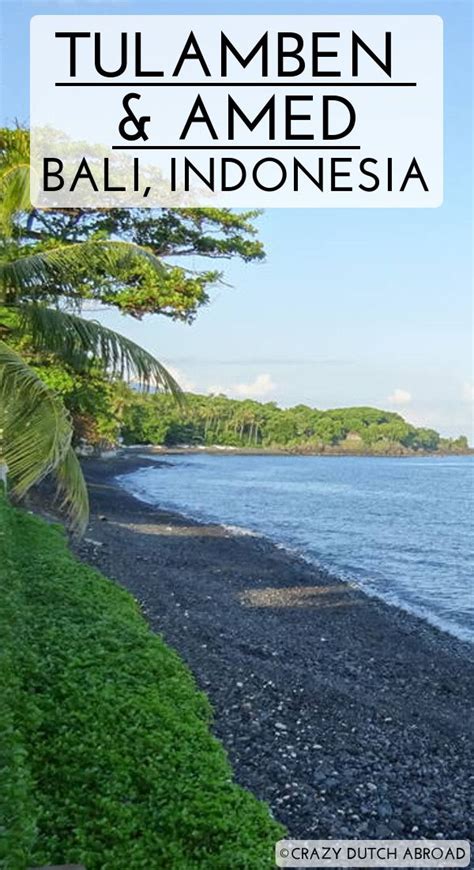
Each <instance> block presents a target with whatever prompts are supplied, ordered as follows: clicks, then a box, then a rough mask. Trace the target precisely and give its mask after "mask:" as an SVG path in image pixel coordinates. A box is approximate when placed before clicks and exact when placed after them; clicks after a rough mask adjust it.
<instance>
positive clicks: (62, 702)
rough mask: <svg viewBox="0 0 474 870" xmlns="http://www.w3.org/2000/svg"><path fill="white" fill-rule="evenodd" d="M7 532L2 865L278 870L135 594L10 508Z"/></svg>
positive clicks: (2, 609)
mask: <svg viewBox="0 0 474 870" xmlns="http://www.w3.org/2000/svg"><path fill="white" fill-rule="evenodd" d="M0 529H1V532H0V599H1V605H0V631H1V635H2V649H1V654H0V655H1V658H2V663H1V667H0V682H1V684H2V685H1V686H0V699H1V700H0V705H1V708H0V725H1V732H2V735H1V740H0V744H1V747H2V750H1V752H2V755H1V756H0V777H1V781H2V788H1V790H0V804H1V803H2V802H3V806H0V817H1V818H2V827H3V832H2V833H3V838H2V839H3V845H2V846H1V847H0V848H1V851H0V865H1V866H2V867H4V868H5V870H25V868H26V867H30V866H40V865H44V864H63V863H66V862H71V863H74V862H78V863H79V862H81V863H84V864H85V865H86V867H87V870H144V868H148V867H157V866H160V867H161V866H163V867H165V866H166V867H179V868H182V870H187V868H198V867H199V868H202V870H204V868H209V870H211V868H212V870H218V868H221V870H228V868H229V867H232V868H235V870H239V868H242V870H244V868H248V870H250V868H252V870H257V868H267V867H268V868H270V867H272V866H273V860H272V853H273V847H274V843H275V841H276V840H277V839H278V838H279V837H281V836H282V829H281V827H280V826H279V825H278V824H277V823H276V822H273V821H272V820H271V818H270V816H269V813H268V810H267V808H266V806H265V805H264V804H262V803H260V802H258V801H257V800H256V799H255V798H254V797H253V796H251V795H250V794H249V793H248V792H246V791H244V790H243V789H241V788H240V787H238V786H236V785H235V784H233V783H232V781H231V776H232V774H231V770H230V767H229V764H228V762H227V759H226V757H225V754H224V751H223V749H222V747H221V746H220V744H219V743H218V742H217V740H216V739H215V738H214V737H213V736H212V735H211V734H210V732H209V723H210V715H211V713H210V708H209V704H208V702H207V699H206V697H205V696H204V695H203V694H202V693H201V692H199V691H198V690H197V689H196V686H195V684H194V681H193V678H192V676H191V674H190V673H189V671H188V670H187V668H186V667H185V665H184V664H183V663H182V662H181V660H180V659H179V658H178V656H177V655H176V654H175V653H174V652H173V651H171V650H170V649H169V648H168V647H167V646H166V645H165V644H164V643H163V641H162V640H161V639H160V638H159V637H158V636H156V635H153V634H152V633H151V631H150V630H149V629H148V627H147V625H146V623H145V621H144V620H143V619H142V617H141V615H140V614H139V612H138V608H137V605H136V603H135V602H134V600H133V599H132V597H131V596H130V595H129V594H128V593H127V592H126V591H125V590H123V589H121V588H120V587H119V586H117V585H116V584H114V583H112V582H111V581H109V580H106V579H105V578H104V577H102V576H101V575H100V574H98V573H97V572H96V571H94V570H92V569H91V568H88V567H86V566H85V565H83V564H81V563H79V562H77V561H76V560H75V559H74V558H73V556H72V555H71V554H70V552H69V551H68V550H67V548H66V545H65V541H64V538H63V533H62V532H61V531H60V530H59V529H58V528H55V527H51V526H47V525H46V524H45V523H44V522H43V521H42V520H40V519H38V518H35V517H32V516H30V515H28V514H26V513H24V512H22V511H18V510H13V509H12V508H11V507H8V506H7V504H6V503H5V501H4V499H2V498H1V497H0ZM2 853H3V854H2ZM2 861H3V863H2Z"/></svg>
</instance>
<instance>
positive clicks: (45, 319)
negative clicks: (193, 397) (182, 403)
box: [19, 305, 181, 398]
mask: <svg viewBox="0 0 474 870" xmlns="http://www.w3.org/2000/svg"><path fill="white" fill-rule="evenodd" d="M19 311H20V313H21V316H22V317H23V319H24V325H25V328H26V329H27V330H28V332H29V333H30V334H31V336H32V342H33V345H34V346H35V348H37V349H38V350H45V351H49V352H52V353H55V354H57V355H58V356H60V357H61V358H62V359H64V360H65V361H66V362H69V363H70V364H71V365H72V366H74V365H75V363H76V364H78V366H77V367H78V368H81V367H82V366H83V363H84V360H86V359H87V358H88V357H89V358H91V357H93V358H98V359H100V360H102V362H103V363H104V365H105V368H106V369H107V372H108V373H109V374H110V375H111V376H118V377H120V378H122V379H123V380H128V381H131V380H137V381H139V382H140V383H141V384H143V385H144V386H149V385H153V386H156V387H161V388H163V389H165V390H167V391H168V392H170V393H172V394H173V395H174V396H175V397H177V398H179V397H180V395H181V389H180V387H179V385H178V384H177V382H176V381H175V379H174V378H173V376H172V375H171V374H170V373H169V372H168V371H167V369H166V368H165V367H164V366H163V365H162V364H161V363H160V362H158V360H157V359H155V357H154V356H152V355H151V354H150V353H148V352H147V351H146V350H143V348H141V347H140V346H139V345H138V344H135V342H134V341H131V340H130V339H129V338H125V336H123V335H120V334H119V333H118V332H114V330H112V329H108V328H107V327H105V326H102V324H100V323H97V321H95V320H86V319H85V318H83V317H79V316H77V315H76V314H71V313H69V312H66V311H60V310H59V309H57V308H45V307H43V306H40V305H25V306H22V307H21V309H19Z"/></svg>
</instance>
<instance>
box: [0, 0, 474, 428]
mask: <svg viewBox="0 0 474 870" xmlns="http://www.w3.org/2000/svg"><path fill="white" fill-rule="evenodd" d="M471 9H472V7H471V3H470V0H448V2H428V0H426V2H405V0H394V2H392V3H386V2H363V0H353V2H335V0H333V2H331V3H329V2H326V3H316V2H312V3H309V2H298V0H287V2H273V0H268V2H243V0H241V2H238V0H235V2H234V0H228V2H223V0H220V2H218V3H215V2H206V0H194V2H180V0H173V2H167V3H163V2H158V0H152V2H140V0H138V2H129V0H122V2H115V3H106V2H99V0H88V2H74V0H58V2H53V0H51V2H44V0H43V2H37V0H31V2H30V0H23V2H22V0H6V2H5V0H3V24H2V35H3V61H2V67H3V69H2V72H3V75H2V121H3V122H8V123H9V122H12V121H13V120H14V119H15V118H17V119H18V120H20V121H23V122H26V121H27V119H28V100H29V94H28V51H29V48H28V25H29V19H30V18H31V16H33V15H38V14H58V13H65V14H73V13H86V12H90V13H91V12H94V13H102V14H103V13H111V14H112V13H160V12H163V13H164V12H167V13H170V12H174V13H187V12H202V13H205V12H207V13H213V12H220V13H222V12H228V13H239V12H240V13H243V12H247V13H262V12H268V13H281V14H285V13H286V14H289V13H291V14H297V13H314V14H318V13H320V14H323V13H329V12H332V13H340V14H344V13H349V12H352V13H361V14H362V13H366V14H367V13H398V14H402V13H404V14H420V13H426V14H437V15H441V16H442V17H443V19H444V25H445V198H444V204H443V205H442V206H441V208H438V209H393V210H392V209H381V210H372V209H315V210H308V209H306V210H293V209H291V210H290V209H274V210H269V211H267V212H266V213H265V214H264V215H263V216H262V217H261V218H260V220H259V226H260V234H261V238H262V239H263V241H264V242H265V246H266V250H267V260H266V262H265V263H263V264H257V265H244V264H241V263H237V262H232V263H227V264H226V263H224V268H225V280H226V282H227V283H229V284H231V285H232V286H231V287H230V288H228V287H222V288H219V289H218V290H216V292H215V293H214V294H213V301H212V304H211V305H210V306H209V307H208V308H207V309H205V310H203V311H202V312H201V313H200V315H199V317H198V319H197V321H196V322H195V323H194V324H193V325H192V326H191V327H189V326H185V325H182V324H177V323H171V322H168V321H166V320H165V319H164V318H160V317H149V318H147V319H145V320H144V321H142V322H140V323H138V322H134V321H132V320H131V319H130V318H124V317H122V316H120V315H118V314H115V313H107V314H105V315H104V316H103V317H102V318H101V319H102V320H103V321H104V322H106V323H107V324H108V325H110V326H112V327H113V328H116V329H118V330H120V331H121V332H123V333H125V334H127V335H129V336H130V337H132V338H134V339H135V340H137V341H139V342H140V343H141V344H143V345H144V346H146V347H147V348H148V349H149V350H151V351H152V352H154V353H156V354H157V356H159V358H160V359H162V360H163V361H165V362H166V363H167V364H169V365H170V366H172V367H173V368H174V369H175V370H176V371H177V372H179V375H180V376H181V378H182V381H183V383H184V385H185V386H189V387H190V388H193V389H195V390H199V391H203V392H204V391H206V390H208V389H211V388H214V389H220V390H222V391H223V392H226V393H228V394H229V395H235V396H251V397H255V398H257V399H262V400H265V401H266V400H276V401H278V402H280V403H281V404H284V405H291V404H297V403H300V402H305V403H307V404H310V405H313V406H317V407H321V408H326V407H336V406H343V405H375V406H378V407H384V408H390V409H393V410H398V411H400V413H402V414H403V415H404V416H406V417H407V418H408V419H409V420H411V421H412V422H414V423H415V424H416V425H427V426H432V427H434V428H436V429H438V430H439V431H440V432H442V433H443V434H447V435H456V434H459V433H465V434H469V435H470V437H471V440H473V441H474V437H473V430H472V409H473V372H472V295H471V294H472V242H471V232H472V174H471V168H470V160H471V153H472V138H471V135H472V134H471V131H472V92H471V76H472V67H471V52H472V37H471V33H472V30H471V26H472V22H471V21H470V15H471ZM189 265H191V266H192V265H193V264H192V263H191V264H189ZM194 265H195V266H197V265H198V263H197V261H195V263H194Z"/></svg>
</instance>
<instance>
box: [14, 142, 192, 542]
mask: <svg viewBox="0 0 474 870" xmlns="http://www.w3.org/2000/svg"><path fill="white" fill-rule="evenodd" d="M31 211H32V208H31V205H30V201H29V138H28V133H27V132H26V131H23V130H4V131H2V140H1V141H0V232H1V237H0V245H1V248H0V485H2V486H3V487H6V485H7V483H8V487H9V489H10V491H11V492H13V494H15V495H16V496H18V497H20V498H21V497H23V496H24V495H25V494H26V493H27V492H28V490H29V489H30V488H31V487H32V486H33V485H34V484H36V483H38V482H39V481H41V480H42V479H43V478H44V477H45V476H46V475H48V474H50V473H53V474H54V475H55V477H56V480H57V483H58V490H59V492H60V493H61V495H62V508H63V509H64V510H65V511H66V512H67V514H68V517H69V519H70V521H71V524H72V525H73V526H74V527H75V529H76V530H77V531H78V532H82V531H83V530H84V529H85V526H86V524H87V519H88V497H87V489H86V486H85V482H84V478H83V475H82V471H81V468H80V465H79V462H78V460H77V456H76V454H75V452H74V449H73V447H72V436H73V426H72V420H71V417H70V415H69V413H68V411H67V409H66V408H65V406H64V404H63V402H62V400H61V399H60V398H59V396H58V395H57V394H56V393H55V392H54V391H53V390H51V389H50V388H49V387H48V386H47V385H46V384H45V383H44V382H43V381H42V380H41V379H40V378H39V376H38V375H37V374H36V372H35V371H34V370H33V369H32V368H31V366H29V365H28V363H27V362H26V361H25V359H24V358H23V356H22V355H21V352H19V350H18V345H19V344H20V347H21V338H22V336H28V341H29V342H30V347H33V349H34V350H37V351H40V352H41V351H45V352H48V353H52V354H54V355H55V356H56V357H57V358H59V359H60V360H62V361H64V362H65V363H66V364H67V365H69V366H70V367H72V368H73V369H75V370H77V371H84V370H87V366H88V365H89V364H90V362H91V360H93V359H94V360H97V359H100V360H101V361H102V364H103V366H104V370H105V371H106V373H107V375H108V376H110V377H114V376H119V377H121V378H122V379H132V378H133V379H138V380H139V381H140V382H141V383H142V384H144V385H145V386H147V385H150V384H153V385H154V386H156V387H157V388H162V389H165V390H168V391H170V392H171V393H172V394H173V395H174V396H177V395H178V394H179V392H180V390H179V387H178V385H177V383H176V381H175V380H174V378H173V377H172V376H171V375H170V374H169V372H167V371H166V369H165V368H164V367H163V366H162V365H161V363H159V362H158V360H156V359H155V358H154V357H153V356H152V355H151V354H149V353H147V352H146V351H145V350H143V349H142V348H141V347H139V346H138V345H137V344H135V343H134V342H133V341H130V340H129V339H127V338H125V337H124V336H122V335H119V334H118V333H116V332H114V331H112V330H110V329H107V328H105V327H104V326H102V325H100V324H99V323H97V322H95V321H92V320H89V319H85V318H83V317H81V316H80V310H81V300H80V298H74V293H73V292H71V291H72V289H73V288H74V286H75V285H76V282H77V281H78V280H84V268H85V264H87V274H88V275H91V274H93V273H94V270H96V272H97V274H98V275H101V276H103V275H104V274H105V275H109V276H112V277H113V278H115V279H117V278H118V277H119V276H120V272H121V270H130V268H134V264H137V265H140V264H142V263H143V261H144V260H145V261H146V263H147V264H148V268H150V269H151V270H152V272H153V273H154V274H155V275H161V276H163V275H164V273H165V269H166V267H165V266H164V265H163V264H162V262H161V261H160V260H159V259H158V258H157V257H156V256H155V255H154V254H153V253H151V252H150V251H148V250H147V249H145V248H143V247H140V246H138V245H135V244H132V243H127V242H120V241H111V240H105V241H104V240H97V241H84V242H78V243H76V244H56V245H54V246H51V247H49V246H47V247H46V248H45V249H43V250H40V251H38V250H33V251H32V250H31V249H30V248H29V247H28V246H27V245H25V244H22V243H21V240H20V241H19V240H18V238H16V237H15V234H14V232H13V229H14V224H13V219H14V218H15V216H18V214H19V213H20V214H21V213H26V214H28V213H31ZM71 297H73V298H72V302H71ZM2 315H3V316H2ZM12 341H13V342H14V347H12Z"/></svg>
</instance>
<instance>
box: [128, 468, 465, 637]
mask: <svg viewBox="0 0 474 870" xmlns="http://www.w3.org/2000/svg"><path fill="white" fill-rule="evenodd" d="M147 458H149V457H147ZM119 480H120V483H121V485H122V486H124V487H125V488H126V489H127V490H128V491H130V492H132V493H133V494H135V495H136V496H137V497H139V498H140V499H142V500H143V501H145V502H147V503H149V504H152V505H156V506H158V507H165V508H170V509H174V510H176V511H179V512H181V513H183V514H185V515H186V516H188V517H192V518H195V519H197V520H205V521H210V522H214V523H220V524H222V525H225V526H227V527H229V528H231V530H232V531H234V532H235V533H237V534H255V535H261V536H264V537H266V538H268V539H270V540H271V541H273V542H274V543H276V544H278V545H280V546H282V547H284V548H287V549H289V550H291V551H293V552H295V553H296V554H297V555H299V556H300V557H301V558H304V559H306V560H308V561H310V562H312V563H314V564H316V565H318V566H322V567H323V568H325V569H327V570H329V571H330V572H331V573H332V574H334V575H337V576H339V577H340V578H341V579H344V580H346V581H349V582H352V583H354V584H355V585H357V586H358V587H360V588H361V589H362V590H364V591H365V592H366V593H367V594H369V595H374V596H376V597H379V598H381V599H383V600H384V601H386V602H389V603H390V604H393V605H396V606H397V607H400V608H402V609H404V610H407V611H409V612H411V613H414V614H416V615H418V616H420V617H422V618H423V619H425V620H427V621H428V622H430V623H432V624H433V625H435V626H437V627H438V628H441V629H442V630H444V631H446V632H449V633H450V634H453V635H455V636H456V637H458V638H460V639H462V640H466V641H469V642H471V643H474V570H473V568H474V566H473V562H474V560H473V550H474V527H473V518H474V457H472V456H436V457H435V456H433V457H400V458H388V457H380V458H379V457H346V456H270V455H250V456H246V455H241V454H232V452H224V451H223V452H222V454H209V453H204V452H200V453H193V454H177V455H175V454H171V455H170V454H167V455H166V456H164V457H161V456H160V457H159V465H157V467H156V468H154V467H147V468H143V469H140V470H138V471H135V472H133V473H130V474H126V475H123V476H121V478H120V479H119Z"/></svg>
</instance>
